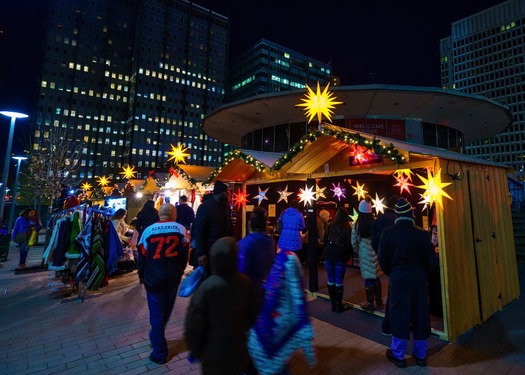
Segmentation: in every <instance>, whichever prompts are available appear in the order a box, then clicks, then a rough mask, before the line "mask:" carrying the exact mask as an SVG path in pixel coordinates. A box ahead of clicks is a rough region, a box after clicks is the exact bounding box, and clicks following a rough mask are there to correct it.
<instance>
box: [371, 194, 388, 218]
mask: <svg viewBox="0 0 525 375" xmlns="http://www.w3.org/2000/svg"><path fill="white" fill-rule="evenodd" d="M384 200H385V198H379V196H378V195H377V193H376V199H372V203H373V204H372V208H375V209H376V215H378V214H379V213H380V212H381V213H384V212H385V205H384V204H383V201H384Z"/></svg>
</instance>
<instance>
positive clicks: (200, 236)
mask: <svg viewBox="0 0 525 375" xmlns="http://www.w3.org/2000/svg"><path fill="white" fill-rule="evenodd" d="M191 235H192V244H194V245H195V246H194V250H195V255H196V256H197V260H198V262H199V264H200V265H203V266H208V253H209V251H210V248H211V245H213V243H214V242H215V241H217V240H218V239H219V238H221V237H226V236H233V225H232V219H231V209H230V204H229V203H228V185H226V184H225V183H223V182H221V181H216V182H215V185H214V187H213V198H210V199H207V200H206V201H204V202H203V203H202V204H201V205H200V206H199V208H198V209H197V213H196V215H195V220H194V221H193V226H192V228H191ZM208 271H209V269H208ZM209 274H210V273H209V272H208V275H209Z"/></svg>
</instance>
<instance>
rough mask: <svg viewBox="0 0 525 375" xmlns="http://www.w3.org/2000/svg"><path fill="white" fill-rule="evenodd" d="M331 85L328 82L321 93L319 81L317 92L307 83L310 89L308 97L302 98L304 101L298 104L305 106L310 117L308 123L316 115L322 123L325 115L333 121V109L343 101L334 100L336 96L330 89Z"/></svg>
mask: <svg viewBox="0 0 525 375" xmlns="http://www.w3.org/2000/svg"><path fill="white" fill-rule="evenodd" d="M329 86H330V84H327V85H326V87H325V88H324V90H323V92H322V93H321V88H320V86H319V82H317V92H316V93H315V92H313V90H312V89H311V88H310V87H309V86H308V85H306V88H307V89H308V93H307V94H306V99H304V98H301V100H302V101H303V102H304V103H301V104H298V105H297V106H299V107H305V112H306V116H307V117H309V118H308V123H310V122H311V121H312V120H313V118H314V117H315V116H317V120H318V121H319V123H321V120H322V118H323V115H325V117H326V118H327V119H328V121H331V120H332V114H333V110H332V109H333V108H335V105H336V104H342V103H343V102H336V101H334V100H335V97H332V96H333V93H331V92H329V91H328V87H329Z"/></svg>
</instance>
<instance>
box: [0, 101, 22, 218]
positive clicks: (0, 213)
mask: <svg viewBox="0 0 525 375" xmlns="http://www.w3.org/2000/svg"><path fill="white" fill-rule="evenodd" d="M0 115H4V116H6V117H10V118H11V127H10V128H9V138H8V139H7V148H6V150H5V161H4V171H3V172H2V186H1V187H0V189H1V190H2V194H1V196H2V200H1V201H0V227H2V225H3V223H4V208H5V192H6V189H7V177H8V176H9V159H11V148H12V147H13V135H14V133H15V121H16V119H17V118H26V117H28V115H26V114H23V113H19V112H12V111H0Z"/></svg>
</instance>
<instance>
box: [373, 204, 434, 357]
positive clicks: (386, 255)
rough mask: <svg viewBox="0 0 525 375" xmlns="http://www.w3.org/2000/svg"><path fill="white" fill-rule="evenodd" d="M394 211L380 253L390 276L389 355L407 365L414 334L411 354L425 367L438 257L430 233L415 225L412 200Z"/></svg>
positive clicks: (383, 268) (384, 231)
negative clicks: (431, 282)
mask: <svg viewBox="0 0 525 375" xmlns="http://www.w3.org/2000/svg"><path fill="white" fill-rule="evenodd" d="M395 212H396V214H397V219H396V221H395V224H394V225H393V226H391V227H390V228H386V229H384V230H383V233H382V235H381V239H380V242H379V254H378V256H379V264H380V265H381V268H382V270H383V271H384V272H385V273H386V274H387V275H388V276H389V278H390V289H389V296H388V300H389V313H390V322H391V323H390V324H391V330H392V343H391V346H390V349H388V350H387V351H386V357H387V359H388V360H389V361H390V362H392V363H393V364H394V365H396V366H397V367H406V366H407V360H406V359H405V351H406V349H407V346H408V340H410V335H411V334H412V336H413V339H414V345H413V350H412V356H413V357H414V359H415V360H416V364H417V365H418V366H421V367H424V366H426V364H427V358H426V357H427V349H428V339H429V338H430V334H431V327H430V306H429V303H428V281H427V280H428V275H429V273H430V271H431V270H432V269H433V268H434V267H435V265H436V257H435V254H434V247H433V246H432V243H431V241H430V234H429V232H427V231H425V230H423V229H421V228H419V227H417V226H416V225H415V221H414V218H413V213H412V205H411V204H410V202H408V201H407V200H406V199H405V198H399V199H398V200H397V201H396V205H395Z"/></svg>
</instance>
